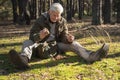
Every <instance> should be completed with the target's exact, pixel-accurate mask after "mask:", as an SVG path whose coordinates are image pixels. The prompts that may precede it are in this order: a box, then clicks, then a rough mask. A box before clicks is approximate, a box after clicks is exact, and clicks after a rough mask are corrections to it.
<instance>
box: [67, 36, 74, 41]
mask: <svg viewBox="0 0 120 80" xmlns="http://www.w3.org/2000/svg"><path fill="white" fill-rule="evenodd" d="M74 39H75V37H74V36H73V35H72V34H68V35H67V40H68V42H73V41H74Z"/></svg>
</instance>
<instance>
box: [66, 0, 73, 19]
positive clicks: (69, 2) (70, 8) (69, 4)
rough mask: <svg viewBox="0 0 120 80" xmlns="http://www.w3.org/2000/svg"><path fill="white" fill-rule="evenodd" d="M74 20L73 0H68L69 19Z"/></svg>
mask: <svg viewBox="0 0 120 80" xmlns="http://www.w3.org/2000/svg"><path fill="white" fill-rule="evenodd" d="M70 20H72V0H67V21H70Z"/></svg>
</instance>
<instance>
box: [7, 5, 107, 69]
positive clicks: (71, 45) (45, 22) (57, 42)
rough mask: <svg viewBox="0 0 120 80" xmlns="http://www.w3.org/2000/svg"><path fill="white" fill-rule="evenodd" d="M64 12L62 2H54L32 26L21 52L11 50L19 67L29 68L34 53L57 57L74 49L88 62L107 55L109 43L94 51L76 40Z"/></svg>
mask: <svg viewBox="0 0 120 80" xmlns="http://www.w3.org/2000/svg"><path fill="white" fill-rule="evenodd" d="M62 12H63V7H62V6H61V4H59V3H54V4H52V5H51V7H50V9H49V11H48V12H45V13H43V14H42V15H41V16H40V18H39V19H37V21H36V22H35V24H34V25H33V27H32V28H31V30H30V38H29V40H26V41H25V42H24V43H23V47H22V52H21V54H18V53H17V52H16V51H15V50H11V51H10V52H9V55H10V58H11V61H12V63H13V64H14V65H15V66H16V67H17V68H20V69H26V68H28V67H29V66H28V61H29V60H30V59H31V56H32V54H33V55H36V56H37V57H40V58H48V57H50V56H51V57H55V58H56V56H57V55H58V54H60V53H63V52H66V51H72V52H75V53H76V54H78V55H79V56H81V57H82V58H84V59H85V60H86V61H88V62H94V61H97V60H100V59H101V58H103V57H105V56H106V55H107V52H108V49H109V46H108V45H107V44H104V45H103V46H102V47H101V49H99V50H98V51H96V52H92V51H88V50H86V49H85V48H84V47H82V46H81V45H80V44H79V43H78V42H76V41H74V36H73V35H71V34H69V33H68V28H67V26H66V20H65V19H64V18H63V17H62V16H61V14H62Z"/></svg>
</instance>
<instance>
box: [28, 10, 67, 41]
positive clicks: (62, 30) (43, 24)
mask: <svg viewBox="0 0 120 80" xmlns="http://www.w3.org/2000/svg"><path fill="white" fill-rule="evenodd" d="M49 23H50V19H49V14H48V13H47V12H45V13H43V14H42V15H41V16H40V17H39V18H38V19H37V20H36V22H35V24H34V25H33V26H32V28H31V30H30V37H29V39H30V40H32V41H33V42H37V41H43V42H44V41H45V40H46V39H43V40H41V39H40V37H39V34H38V33H39V32H40V31H41V30H42V29H43V28H47V29H48V30H50V25H49ZM37 34H38V35H37ZM67 34H68V28H67V26H66V20H65V19H64V18H63V17H62V18H61V20H60V21H58V22H56V26H55V40H56V42H63V43H69V42H68V41H67V39H66V36H67Z"/></svg>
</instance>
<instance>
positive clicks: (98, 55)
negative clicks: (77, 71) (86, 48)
mask: <svg viewBox="0 0 120 80" xmlns="http://www.w3.org/2000/svg"><path fill="white" fill-rule="evenodd" d="M108 51H109V45H108V44H103V46H102V47H101V48H100V49H99V50H97V51H96V52H92V53H90V56H89V62H94V61H98V60H101V59H102V58H105V57H106V56H107V54H108Z"/></svg>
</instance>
